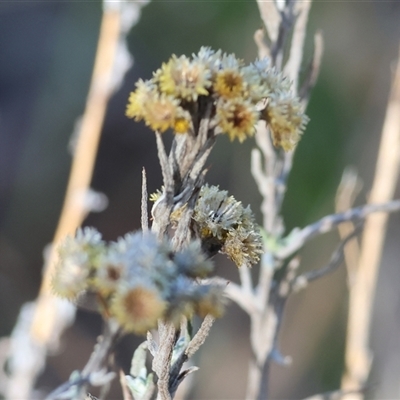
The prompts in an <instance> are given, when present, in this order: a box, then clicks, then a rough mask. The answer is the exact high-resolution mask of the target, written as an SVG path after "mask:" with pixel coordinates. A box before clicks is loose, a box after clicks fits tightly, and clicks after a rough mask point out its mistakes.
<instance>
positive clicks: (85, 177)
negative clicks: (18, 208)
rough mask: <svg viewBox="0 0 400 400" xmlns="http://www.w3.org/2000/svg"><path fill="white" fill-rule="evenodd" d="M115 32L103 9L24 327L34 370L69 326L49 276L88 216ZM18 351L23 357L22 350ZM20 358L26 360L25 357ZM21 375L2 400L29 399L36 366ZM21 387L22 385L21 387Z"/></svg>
mask: <svg viewBox="0 0 400 400" xmlns="http://www.w3.org/2000/svg"><path fill="white" fill-rule="evenodd" d="M120 29H121V13H120V12H119V10H117V9H115V7H114V9H110V8H106V9H105V10H104V12H103V16H102V21H101V27H100V35H99V40H98V45H97V52H96V59H95V63H94V69H93V74H92V79H91V83H90V88H89V93H88V96H87V101H86V107H85V112H84V115H83V118H82V123H81V127H80V134H79V137H78V140H77V143H76V147H75V151H74V157H73V161H72V166H71V172H70V177H69V181H68V186H67V191H66V195H65V200H64V205H63V209H62V211H61V216H60V219H59V222H58V226H57V229H56V232H55V235H54V238H53V245H52V247H51V251H50V255H49V256H48V258H47V260H46V263H45V266H44V276H43V280H42V284H41V287H40V293H39V297H38V299H37V306H36V307H35V312H34V315H33V320H32V324H31V327H30V341H31V343H30V346H29V347H30V348H31V349H32V354H35V357H36V359H37V363H38V365H41V364H43V360H44V359H45V357H46V353H47V349H48V348H49V347H51V346H52V345H54V343H56V342H58V340H59V337H58V336H56V334H57V333H60V332H62V330H63V329H64V327H65V326H66V325H67V324H68V323H70V320H67V319H65V318H64V321H62V318H61V317H62V312H61V311H62V309H61V308H60V307H59V305H60V302H59V301H57V300H55V298H54V296H53V294H52V291H51V278H52V276H53V275H54V268H55V265H56V259H57V251H56V248H57V244H58V243H59V242H60V240H61V239H63V238H64V237H65V236H66V235H68V234H74V232H75V230H76V229H77V228H78V227H79V226H80V225H81V224H82V221H83V219H84V218H85V217H86V214H87V211H88V210H87V208H86V206H85V204H84V202H82V201H77V199H78V198H82V193H87V191H88V189H89V187H90V182H91V178H92V173H93V167H94V163H95V159H96V154H97V148H98V143H99V139H100V133H101V128H102V125H103V120H104V116H105V111H106V107H107V103H108V100H109V98H110V96H111V89H112V82H111V81H112V75H113V66H114V60H115V54H116V51H117V46H118V42H119V38H120ZM56 327H57V328H56ZM39 347H40V348H42V350H41V352H40V353H39V352H38V351H37V349H38V348H39ZM24 349H25V352H26V347H25V348H24ZM11 356H13V355H11ZM24 356H25V357H26V356H27V354H24ZM39 359H41V360H39ZM25 372H26V371H12V375H11V379H10V381H9V385H8V388H7V397H8V398H17V397H18V398H26V399H28V398H29V397H30V395H29V392H30V390H31V389H32V387H33V385H34V381H35V379H36V376H37V374H38V373H39V372H40V367H38V368H36V369H34V370H32V371H31V372H32V373H31V374H30V375H29V376H28V375H27V374H26V373H25ZM21 382H24V383H23V384H22V385H21ZM22 388H25V389H26V392H22V390H23V389H22Z"/></svg>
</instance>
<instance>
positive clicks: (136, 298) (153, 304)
mask: <svg viewBox="0 0 400 400" xmlns="http://www.w3.org/2000/svg"><path fill="white" fill-rule="evenodd" d="M166 306H167V304H166V302H165V301H164V300H163V299H162V298H161V297H160V295H159V293H158V291H157V290H156V289H155V288H153V287H151V286H149V285H141V284H137V285H134V286H132V285H126V286H123V285H120V287H119V288H118V290H117V291H116V293H115V296H114V298H113V300H112V303H111V308H110V314H111V316H113V317H114V318H115V319H116V320H117V321H118V322H119V323H120V325H121V327H122V328H123V329H124V330H125V331H126V332H134V333H137V334H143V333H146V331H148V330H150V329H153V328H155V327H156V326H157V320H158V319H160V318H161V317H162V316H163V314H164V311H165V310H166Z"/></svg>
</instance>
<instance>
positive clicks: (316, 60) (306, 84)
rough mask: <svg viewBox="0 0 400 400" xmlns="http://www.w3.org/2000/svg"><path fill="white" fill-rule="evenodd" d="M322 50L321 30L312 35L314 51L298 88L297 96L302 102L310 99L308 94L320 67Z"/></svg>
mask: <svg viewBox="0 0 400 400" xmlns="http://www.w3.org/2000/svg"><path fill="white" fill-rule="evenodd" d="M323 52H324V39H323V37H322V33H321V32H317V33H316V34H315V35H314V53H313V58H312V60H311V62H310V64H309V65H308V68H307V72H306V77H305V79H304V81H303V83H302V85H301V87H300V88H299V97H300V98H301V99H302V101H303V104H304V105H306V104H307V103H308V101H309V100H310V94H311V91H312V89H313V88H314V86H315V84H316V82H317V79H318V76H319V71H320V68H321V61H322V54H323Z"/></svg>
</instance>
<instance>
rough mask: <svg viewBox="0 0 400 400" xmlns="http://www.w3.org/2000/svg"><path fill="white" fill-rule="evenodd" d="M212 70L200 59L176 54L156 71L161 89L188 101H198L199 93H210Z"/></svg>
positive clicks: (205, 94) (156, 77)
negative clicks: (192, 59) (196, 59)
mask: <svg viewBox="0 0 400 400" xmlns="http://www.w3.org/2000/svg"><path fill="white" fill-rule="evenodd" d="M210 78H211V71H210V70H209V69H208V68H207V66H206V64H204V63H202V62H200V61H190V60H189V59H188V58H187V57H186V56H181V57H179V58H177V57H176V56H175V55H173V56H172V57H171V59H170V60H169V61H168V62H167V63H164V64H163V65H162V67H161V69H159V70H158V71H157V72H156V73H155V79H156V81H157V82H158V83H159V87H160V91H161V92H163V93H165V94H167V95H171V96H174V97H176V98H181V99H184V100H188V101H196V100H197V98H198V96H199V95H204V96H207V95H208V90H207V88H208V87H210V86H211V81H210Z"/></svg>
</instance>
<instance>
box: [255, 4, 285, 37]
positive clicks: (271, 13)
mask: <svg viewBox="0 0 400 400" xmlns="http://www.w3.org/2000/svg"><path fill="white" fill-rule="evenodd" d="M257 4H258V9H259V10H260V14H261V18H262V20H263V22H264V26H265V29H266V31H267V33H268V37H269V39H270V40H271V42H275V41H276V40H277V38H278V30H279V23H280V20H281V17H280V15H279V11H278V9H277V8H276V4H275V1H262V0H257Z"/></svg>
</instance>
